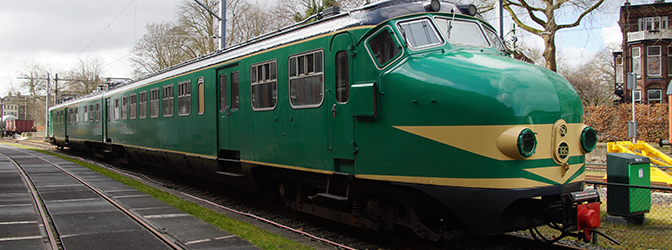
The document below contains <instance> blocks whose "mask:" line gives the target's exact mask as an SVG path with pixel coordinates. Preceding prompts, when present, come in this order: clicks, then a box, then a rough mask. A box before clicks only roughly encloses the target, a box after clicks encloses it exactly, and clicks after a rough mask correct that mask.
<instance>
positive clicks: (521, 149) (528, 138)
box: [517, 128, 537, 158]
mask: <svg viewBox="0 0 672 250" xmlns="http://www.w3.org/2000/svg"><path fill="white" fill-rule="evenodd" d="M517 145H518V154H520V156H522V157H523V158H527V157H530V156H532V155H533V154H534V150H536V149H537V136H536V135H534V132H532V130H531V129H529V128H526V129H523V130H522V131H520V134H518V143H517Z"/></svg>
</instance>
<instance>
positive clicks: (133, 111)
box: [128, 94, 138, 119]
mask: <svg viewBox="0 0 672 250" xmlns="http://www.w3.org/2000/svg"><path fill="white" fill-rule="evenodd" d="M128 98H129V99H130V100H129V101H130V106H129V108H130V109H129V110H128V118H130V119H135V117H136V116H137V113H138V96H137V95H136V94H132V95H130V96H129V97H128Z"/></svg>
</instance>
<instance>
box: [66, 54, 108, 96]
mask: <svg viewBox="0 0 672 250" xmlns="http://www.w3.org/2000/svg"><path fill="white" fill-rule="evenodd" d="M103 64H104V63H103V61H102V60H101V59H100V58H98V57H93V58H82V59H80V60H79V62H77V65H76V66H75V68H73V69H71V70H70V72H68V74H67V75H66V77H67V78H69V79H73V80H78V81H69V82H68V83H67V84H64V86H63V89H64V90H67V91H69V92H71V93H72V94H75V95H78V96H82V95H86V94H88V93H91V92H93V90H95V89H96V88H97V87H98V85H102V84H104V83H105V82H104V80H103V79H102V78H103V77H102V75H103Z"/></svg>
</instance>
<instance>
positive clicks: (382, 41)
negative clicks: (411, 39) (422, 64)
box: [367, 28, 400, 67]
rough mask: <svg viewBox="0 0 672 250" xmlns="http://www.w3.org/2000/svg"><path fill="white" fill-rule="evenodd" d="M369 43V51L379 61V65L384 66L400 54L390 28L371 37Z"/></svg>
mask: <svg viewBox="0 0 672 250" xmlns="http://www.w3.org/2000/svg"><path fill="white" fill-rule="evenodd" d="M367 45H368V46H369V50H370V51H369V53H370V55H371V56H372V57H373V59H374V61H376V63H378V67H384V66H385V64H387V63H388V62H390V61H391V60H392V59H394V58H395V57H396V56H397V55H399V54H400V51H399V46H398V45H397V43H395V40H394V39H393V38H392V35H391V34H390V31H389V29H388V28H385V29H383V30H382V31H380V32H378V34H376V35H375V36H373V37H371V38H369V40H368V41H367Z"/></svg>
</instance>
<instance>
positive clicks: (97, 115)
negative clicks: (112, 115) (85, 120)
mask: <svg viewBox="0 0 672 250" xmlns="http://www.w3.org/2000/svg"><path fill="white" fill-rule="evenodd" d="M96 121H97V122H99V121H100V103H96Z"/></svg>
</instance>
